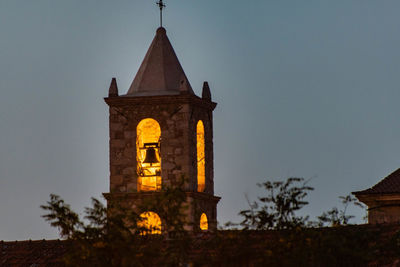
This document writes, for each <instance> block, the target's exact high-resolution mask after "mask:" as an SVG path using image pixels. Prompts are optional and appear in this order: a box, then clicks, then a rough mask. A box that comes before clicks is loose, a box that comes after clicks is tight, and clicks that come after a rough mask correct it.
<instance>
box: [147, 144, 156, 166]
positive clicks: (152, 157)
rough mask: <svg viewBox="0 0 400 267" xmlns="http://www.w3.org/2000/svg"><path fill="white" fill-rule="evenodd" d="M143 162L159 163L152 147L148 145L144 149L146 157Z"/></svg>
mask: <svg viewBox="0 0 400 267" xmlns="http://www.w3.org/2000/svg"><path fill="white" fill-rule="evenodd" d="M143 163H150V165H151V164H153V163H159V161H158V159H157V156H156V150H155V149H154V147H148V148H147V149H146V158H145V159H144V161H143Z"/></svg>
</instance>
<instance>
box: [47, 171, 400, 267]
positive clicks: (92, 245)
mask: <svg viewBox="0 0 400 267" xmlns="http://www.w3.org/2000/svg"><path fill="white" fill-rule="evenodd" d="M259 186H260V187H262V188H263V189H264V190H265V194H264V195H263V196H261V197H259V198H258V201H254V202H249V208H248V209H246V210H243V211H241V212H240V213H239V214H240V215H241V216H242V217H243V220H242V222H240V223H231V224H230V226H234V227H236V229H235V230H229V229H227V228H222V229H220V230H219V231H216V232H213V233H210V232H196V231H194V232H191V231H190V232H189V231H187V230H186V228H185V225H186V226H187V222H186V221H185V216H186V215H185V214H186V211H187V210H186V209H187V207H186V193H185V192H184V191H183V190H181V189H180V188H183V187H181V186H177V187H174V188H167V189H164V190H163V191H162V192H160V193H159V194H156V195H155V197H154V198H151V199H147V200H146V201H144V202H143V203H141V204H140V206H139V207H137V209H136V211H135V210H133V209H131V208H129V207H126V206H125V207H124V206H121V205H119V204H118V203H119V202H118V201H115V202H113V204H112V205H110V206H109V207H108V208H106V207H105V206H104V205H103V204H102V203H101V202H100V201H99V200H97V199H92V206H91V207H89V208H86V209H85V216H84V217H83V218H80V217H79V216H78V214H77V213H75V212H74V211H72V210H71V208H70V206H69V205H67V204H66V203H65V202H64V201H63V200H62V199H61V198H60V197H58V196H56V195H50V201H48V202H47V204H46V205H43V206H42V208H43V209H44V210H45V211H46V214H44V215H43V217H44V218H45V219H46V220H47V221H48V222H49V223H50V224H51V225H52V226H53V227H57V228H58V229H59V231H60V235H61V237H63V238H65V239H66V241H65V242H68V244H70V246H69V250H68V253H67V254H66V257H65V263H66V265H67V266H185V265H187V264H191V266H366V265H370V264H375V265H382V264H387V263H390V262H393V259H394V257H395V256H396V255H398V252H399V251H400V250H399V245H398V244H400V242H399V241H398V240H400V237H399V236H400V235H395V232H396V230H393V229H391V228H387V227H379V226H375V227H372V226H368V225H364V226H360V225H350V220H351V219H352V218H353V216H352V215H348V214H347V213H346V212H347V209H348V207H349V205H353V204H355V205H356V206H360V205H361V204H359V203H358V202H357V201H356V199H355V198H354V197H352V196H346V197H340V199H341V201H342V204H343V207H342V208H341V209H338V208H332V209H331V210H328V211H326V212H324V213H323V214H321V216H319V217H318V220H317V221H312V220H310V219H309V217H308V216H300V215H299V214H298V211H300V210H301V208H303V207H304V206H305V205H307V204H308V202H307V200H306V197H307V195H308V193H309V192H310V191H312V190H313V188H312V187H310V186H308V185H307V182H306V181H305V180H304V179H303V178H289V179H287V180H286V181H278V182H271V181H267V182H265V183H263V184H261V185H259ZM147 210H151V211H155V212H157V214H159V215H160V217H162V218H163V222H164V225H165V227H164V229H163V234H158V235H152V234H149V233H150V232H151V230H152V229H147V228H146V227H143V224H142V223H141V222H143V218H142V217H141V216H140V212H141V211H147ZM326 226H329V227H326Z"/></svg>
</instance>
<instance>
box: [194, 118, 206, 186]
mask: <svg viewBox="0 0 400 267" xmlns="http://www.w3.org/2000/svg"><path fill="white" fill-rule="evenodd" d="M196 132H197V191H199V192H203V191H204V189H205V188H206V164H205V163H206V160H205V151H204V147H205V145H204V125H203V122H202V121H199V122H198V123H197V127H196Z"/></svg>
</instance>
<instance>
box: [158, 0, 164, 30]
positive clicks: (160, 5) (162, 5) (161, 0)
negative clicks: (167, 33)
mask: <svg viewBox="0 0 400 267" xmlns="http://www.w3.org/2000/svg"><path fill="white" fill-rule="evenodd" d="M156 4H157V6H158V7H159V8H160V26H161V27H162V10H163V8H164V7H165V4H164V2H163V0H159V1H158V2H156Z"/></svg>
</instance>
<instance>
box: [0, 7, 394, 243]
mask: <svg viewBox="0 0 400 267" xmlns="http://www.w3.org/2000/svg"><path fill="white" fill-rule="evenodd" d="M154 2H155V0H116V1H109V0H35V1H32V0H1V1H0V92H1V97H0V137H1V138H0V239H4V240H22V239H29V238H31V239H42V238H56V237H57V232H56V231H55V230H54V229H52V228H51V227H50V226H48V224H47V223H46V222H45V221H44V220H43V219H42V218H41V217H40V215H41V214H42V213H43V212H42V211H41V210H40V208H39V206H40V205H41V204H44V203H45V202H46V201H47V200H48V199H49V194H50V193H56V194H59V195H60V196H61V197H62V198H64V199H65V200H66V201H67V202H68V203H70V204H71V206H72V207H73V208H74V209H76V210H78V211H82V210H83V207H84V206H86V205H88V204H89V203H90V197H92V196H94V197H101V193H102V192H108V184H109V180H108V179H109V177H108V175H109V167H108V109H107V105H106V104H105V103H104V101H103V97H105V96H106V95H107V90H108V86H109V83H110V81H111V78H112V77H117V81H118V85H119V89H120V92H121V93H125V92H126V91H127V90H128V87H129V85H130V83H131V82H132V80H133V78H134V76H135V74H136V71H137V70H138V68H139V65H140V63H141V61H142V59H143V57H144V55H145V52H146V51H147V49H148V47H149V45H150V42H151V41H152V39H153V37H154V34H155V30H156V28H157V27H158V23H159V22H158V9H157V7H156V5H155V4H154ZM166 4H167V8H166V9H165V15H164V25H165V27H166V29H167V35H168V36H169V38H170V41H171V43H172V45H173V46H174V48H175V51H176V53H177V55H178V58H179V59H180V62H181V64H182V66H183V68H184V70H185V72H186V75H187V76H188V78H189V80H190V83H191V85H192V87H193V89H194V90H195V92H196V93H197V94H198V95H199V94H201V86H202V82H203V81H205V80H207V81H209V84H210V87H211V90H212V95H213V100H214V101H216V102H218V106H217V108H216V110H215V112H214V153H215V192H216V195H218V196H221V197H222V199H221V201H220V204H219V205H218V219H219V221H220V222H222V223H223V222H226V221H228V220H238V217H237V213H238V212H239V211H240V209H244V208H246V200H245V197H244V195H245V194H248V195H249V197H250V198H251V199H255V198H256V196H257V195H258V194H259V193H260V190H259V189H257V187H256V183H259V182H263V181H265V180H266V179H270V180H276V179H284V178H286V177H288V176H297V177H304V178H306V179H309V178H311V180H310V182H309V184H310V185H311V186H313V187H315V191H314V192H313V193H312V194H311V195H310V198H309V200H310V205H309V206H308V207H307V208H306V209H305V212H307V213H309V214H311V215H312V216H316V215H319V214H320V213H321V212H322V211H324V210H327V209H330V208H331V207H333V206H337V205H338V201H337V197H338V196H340V195H346V194H348V193H349V192H351V191H356V190H361V189H366V188H368V187H370V186H372V185H374V184H375V183H376V182H378V181H379V180H380V179H381V178H383V177H385V176H386V175H388V174H389V173H391V172H392V171H394V170H396V169H397V168H399V167H400V142H399V137H400V123H399V114H400V105H399V99H400V90H399V86H400V75H399V74H400V72H399V71H400V50H399V49H400V34H399V31H400V30H399V29H400V16H399V10H400V1H398V0H393V1H391V0H385V1H376V0H334V1H327V0H306V1H298V0H284V1H282V0H267V1H265V0H263V1H261V0H251V1H236V0H230V1H228V0H218V1H215V0H202V1H196V0H185V1H182V0H167V1H166ZM351 212H353V211H351ZM353 213H355V214H357V215H359V216H360V217H361V216H362V215H363V212H362V211H357V210H354V212H353ZM358 221H361V219H358Z"/></svg>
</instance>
